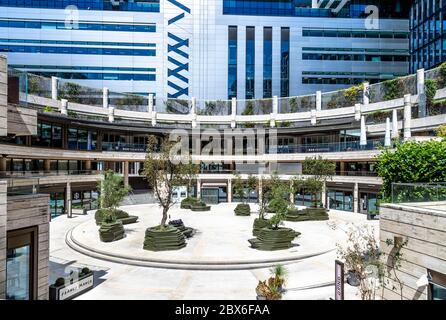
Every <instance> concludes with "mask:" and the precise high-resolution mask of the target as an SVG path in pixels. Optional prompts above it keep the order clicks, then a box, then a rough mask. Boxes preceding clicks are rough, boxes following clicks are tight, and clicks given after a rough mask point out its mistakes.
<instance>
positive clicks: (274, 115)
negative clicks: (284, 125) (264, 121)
mask: <svg viewBox="0 0 446 320" xmlns="http://www.w3.org/2000/svg"><path fill="white" fill-rule="evenodd" d="M278 113H279V98H278V97H277V96H273V112H272V113H271V115H270V116H271V118H270V123H269V125H270V127H271V128H274V127H275V126H276V119H277V114H278Z"/></svg>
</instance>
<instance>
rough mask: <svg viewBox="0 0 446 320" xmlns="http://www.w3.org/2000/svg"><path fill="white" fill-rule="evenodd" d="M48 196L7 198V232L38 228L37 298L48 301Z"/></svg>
mask: <svg viewBox="0 0 446 320" xmlns="http://www.w3.org/2000/svg"><path fill="white" fill-rule="evenodd" d="M48 202H49V196H48V195H29V196H15V197H9V198H8V204H7V208H8V219H7V221H8V222H7V227H8V231H10V230H15V229H22V228H27V227H32V226H37V227H38V232H39V234H38V239H39V241H38V266H37V269H38V281H37V287H38V290H37V298H38V299H39V300H47V299H48V274H49V269H48V268H49V207H48Z"/></svg>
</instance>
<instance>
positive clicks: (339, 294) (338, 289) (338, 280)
mask: <svg viewBox="0 0 446 320" xmlns="http://www.w3.org/2000/svg"><path fill="white" fill-rule="evenodd" d="M335 300H344V263H343V262H341V261H339V260H336V261H335Z"/></svg>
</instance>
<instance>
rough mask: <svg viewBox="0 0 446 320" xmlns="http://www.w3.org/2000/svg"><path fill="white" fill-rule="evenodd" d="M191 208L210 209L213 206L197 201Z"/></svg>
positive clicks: (194, 209)
mask: <svg viewBox="0 0 446 320" xmlns="http://www.w3.org/2000/svg"><path fill="white" fill-rule="evenodd" d="M190 209H191V210H192V211H210V210H211V206H208V205H207V204H206V203H204V202H197V203H195V204H193V205H191V206H190Z"/></svg>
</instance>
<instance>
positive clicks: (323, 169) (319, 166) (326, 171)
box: [302, 156, 336, 180]
mask: <svg viewBox="0 0 446 320" xmlns="http://www.w3.org/2000/svg"><path fill="white" fill-rule="evenodd" d="M302 173H303V174H306V175H310V176H314V178H315V179H316V180H327V179H328V178H329V177H331V176H333V175H334V174H335V173H336V164H334V163H333V162H330V161H329V160H326V159H323V158H322V157H321V156H319V157H314V158H305V161H304V162H303V164H302Z"/></svg>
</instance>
